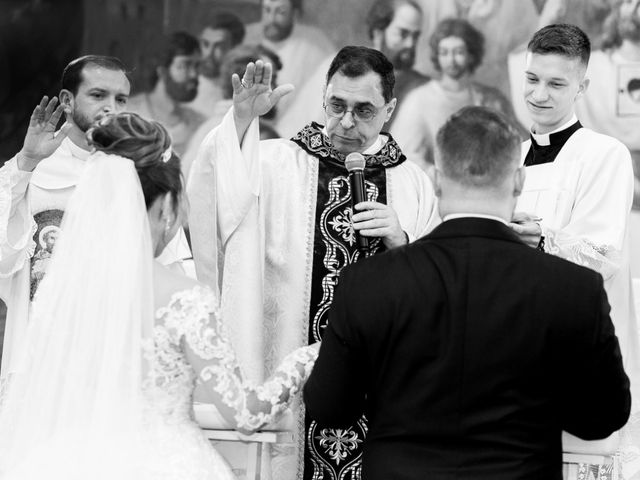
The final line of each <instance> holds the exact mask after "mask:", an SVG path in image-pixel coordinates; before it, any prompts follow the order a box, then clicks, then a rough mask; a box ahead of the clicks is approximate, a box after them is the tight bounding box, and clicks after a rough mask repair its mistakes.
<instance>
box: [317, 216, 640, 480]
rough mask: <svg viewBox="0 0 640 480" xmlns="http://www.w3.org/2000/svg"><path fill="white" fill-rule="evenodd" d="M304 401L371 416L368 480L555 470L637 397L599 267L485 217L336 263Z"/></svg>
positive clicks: (621, 418)
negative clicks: (569, 437) (539, 246)
mask: <svg viewBox="0 0 640 480" xmlns="http://www.w3.org/2000/svg"><path fill="white" fill-rule="evenodd" d="M304 399H305V403H306V407H307V412H308V413H309V414H310V415H311V417H312V418H314V419H316V420H317V421H319V422H320V423H322V424H325V425H329V426H334V427H347V426H348V425H350V424H351V423H352V422H353V421H354V420H356V419H357V418H358V417H359V415H360V414H361V413H362V412H363V411H364V412H365V413H366V414H367V417H368V419H369V434H368V437H367V439H366V441H365V449H364V454H363V455H364V458H363V479H364V480H373V479H380V480H392V479H393V480H401V479H406V480H409V479H415V480H418V479H420V480H440V479H473V480H483V479H487V480H488V479H491V480H501V479H505V480H506V479H509V480H515V479H544V480H553V479H558V480H560V479H561V478H562V475H561V462H562V453H561V442H560V438H561V431H562V430H566V431H568V432H570V433H572V434H574V435H576V436H578V437H582V438H585V439H596V438H602V437H605V436H607V435H609V434H611V433H612V432H614V431H615V430H617V429H619V428H620V427H622V426H623V425H624V424H625V422H626V420H627V418H628V416H629V410H630V402H631V399H630V393H629V380H628V378H627V376H626V374H625V372H624V370H623V367H622V359H621V355H620V349H619V346H618V340H617V338H616V336H615V333H614V328H613V325H612V323H611V320H610V318H609V304H608V302H607V297H606V293H605V291H604V288H603V282H602V278H601V276H600V275H599V274H597V273H595V272H593V271H591V270H589V269H587V268H584V267H580V266H578V265H575V264H572V263H570V262H568V261H565V260H562V259H560V258H557V257H554V256H552V255H550V254H546V253H543V252H540V251H537V250H535V249H533V248H530V247H528V246H526V245H525V244H524V243H522V242H521V241H520V240H519V239H518V238H517V237H516V236H515V235H514V234H513V233H512V232H511V230H510V229H509V228H508V227H507V226H506V225H504V224H502V223H501V222H499V221H496V220H490V219H481V218H462V219H454V220H449V221H446V222H444V223H443V224H441V225H440V226H439V227H437V228H436V229H435V230H434V231H433V232H432V233H431V234H429V235H427V236H426V237H424V238H422V239H419V240H418V241H416V242H414V243H413V244H410V245H408V246H405V247H402V248H399V249H395V250H391V251H389V252H387V253H384V254H382V255H379V256H376V257H373V258H369V259H366V260H363V261H360V262H358V263H357V264H355V265H352V266H350V267H347V268H345V269H344V271H343V273H342V275H341V277H340V281H339V286H338V289H337V292H336V298H335V300H334V302H333V306H332V309H331V314H330V317H329V325H328V327H327V331H326V332H325V335H324V339H323V342H322V346H321V349H320V355H319V358H318V360H317V362H316V364H315V367H314V369H313V373H312V374H311V378H310V379H309V381H308V382H307V384H306V386H305V389H304ZM334 447H335V446H334ZM342 447H343V448H347V447H348V445H346V444H345V445H342Z"/></svg>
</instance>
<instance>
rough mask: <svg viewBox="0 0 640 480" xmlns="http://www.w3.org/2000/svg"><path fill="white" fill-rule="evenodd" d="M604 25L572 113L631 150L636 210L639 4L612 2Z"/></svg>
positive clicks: (638, 0) (639, 203) (636, 0)
mask: <svg viewBox="0 0 640 480" xmlns="http://www.w3.org/2000/svg"><path fill="white" fill-rule="evenodd" d="M604 25H605V27H604V28H605V31H604V37H603V42H602V48H601V49H600V50H597V51H595V52H593V54H592V55H591V60H590V62H589V68H588V69H587V77H588V78H589V79H590V80H591V85H590V87H589V90H588V91H587V93H586V95H585V96H584V98H583V100H582V101H581V102H578V103H577V104H576V112H577V114H578V116H579V117H580V119H581V121H582V122H583V123H584V125H585V127H589V128H592V129H594V130H596V131H598V132H602V133H606V134H607V135H611V136H614V137H616V138H618V139H619V140H620V141H621V142H622V143H624V144H625V145H626V146H627V148H629V150H631V156H632V158H633V160H634V162H633V163H634V170H635V174H636V178H635V183H636V188H635V195H634V202H633V204H634V208H635V209H638V210H640V180H639V179H638V177H639V176H640V105H639V104H638V103H637V102H638V101H637V100H634V95H637V93H634V90H635V89H634V85H638V84H640V0H618V1H616V3H615V7H614V8H613V10H612V11H611V13H610V15H609V17H608V18H607V20H606V21H605V22H604ZM636 88H638V87H636ZM637 276H640V269H638V271H637Z"/></svg>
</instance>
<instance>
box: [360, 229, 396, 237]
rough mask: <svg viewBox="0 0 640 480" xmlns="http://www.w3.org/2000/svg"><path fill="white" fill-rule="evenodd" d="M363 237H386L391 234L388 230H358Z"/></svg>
mask: <svg viewBox="0 0 640 480" xmlns="http://www.w3.org/2000/svg"><path fill="white" fill-rule="evenodd" d="M358 233H359V234H360V235H362V236H363V237H385V236H387V234H388V233H389V230H388V229H387V228H370V229H366V230H358Z"/></svg>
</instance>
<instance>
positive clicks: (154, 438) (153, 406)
mask: <svg viewBox="0 0 640 480" xmlns="http://www.w3.org/2000/svg"><path fill="white" fill-rule="evenodd" d="M52 102H53V105H52ZM45 106H46V107H47V108H45ZM54 106H55V99H54V100H52V101H51V102H49V105H48V106H47V105H46V99H43V102H41V104H40V105H39V106H38V107H36V109H35V110H34V114H33V116H32V119H31V123H30V126H29V131H28V133H27V137H26V138H25V146H26V145H36V148H41V149H45V148H46V147H47V144H53V143H55V142H59V140H60V139H55V140H54V138H53V129H54V127H55V123H56V122H57V119H58V118H59V113H60V108H58V109H57V110H55V111H54V108H53V107H54ZM87 135H88V138H89V141H90V142H89V143H90V144H91V145H93V147H94V148H95V152H94V153H93V154H92V155H91V156H90V157H89V159H88V160H87V162H88V163H87V166H86V169H85V172H84V173H83V177H82V179H81V181H80V183H79V185H78V186H77V189H76V191H75V192H74V194H73V197H72V199H71V200H70V202H69V204H68V207H67V210H66V213H65V217H64V220H63V224H62V233H61V235H60V237H59V238H58V240H57V243H56V249H55V253H54V255H53V258H52V260H51V264H50V267H49V269H48V273H47V274H46V276H45V277H44V280H43V282H42V284H41V287H40V288H39V290H38V293H37V295H36V298H35V301H34V305H33V312H34V315H33V317H32V321H31V322H30V324H29V329H28V333H27V338H25V343H24V346H23V350H22V358H20V359H19V360H18V362H19V363H18V365H17V368H16V372H15V373H14V374H13V375H12V376H11V378H10V379H9V381H8V382H7V384H6V385H5V386H4V387H5V388H4V389H3V393H2V396H1V397H0V398H1V400H0V402H1V403H0V479H3V480H18V479H20V480H23V479H24V480H37V479H44V478H47V479H53V480H62V479H65V480H67V479H69V480H76V479H78V480H79V479H86V478H92V479H116V478H117V479H184V480H199V479H202V480H205V479H222V480H225V479H232V478H234V477H233V474H232V472H231V469H230V468H229V466H228V464H227V463H226V462H225V460H224V459H223V458H222V457H221V456H220V455H219V454H218V453H217V452H216V451H215V450H214V449H213V448H212V447H211V445H210V444H209V443H208V441H207V440H206V438H205V437H204V435H203V434H202V432H201V431H200V429H199V428H198V426H197V424H196V423H195V422H194V420H193V410H192V394H193V390H194V387H195V385H196V384H198V386H199V390H202V391H204V392H206V395H207V396H208V401H209V402H211V403H213V404H215V406H216V408H217V409H218V410H219V411H220V412H221V414H222V415H223V416H224V417H225V420H227V421H229V422H230V423H231V424H232V425H236V426H237V428H238V429H240V430H242V431H254V430H256V429H258V428H260V427H261V426H262V425H264V424H266V423H268V422H271V421H272V420H273V419H274V418H275V417H276V416H277V415H278V414H279V413H281V412H282V411H284V410H285V409H286V408H287V404H288V401H289V400H290V398H291V397H292V396H293V395H294V394H295V393H296V392H297V391H298V390H299V389H300V387H301V386H302V383H303V382H304V381H305V380H306V378H307V376H308V375H309V373H310V371H311V368H312V366H313V362H314V360H315V357H316V355H317V348H316V347H314V346H311V347H303V348H301V349H298V350H296V351H294V352H293V353H292V354H290V355H289V356H288V357H286V358H285V359H284V361H283V363H282V364H281V365H280V367H279V368H278V369H277V371H276V372H275V373H274V375H272V377H270V378H269V379H268V380H267V381H266V382H265V383H264V384H262V385H259V386H252V385H249V384H247V382H245V381H244V380H243V378H242V374H241V372H240V369H239V367H238V364H237V362H236V357H235V354H234V351H233V348H232V346H231V344H230V342H229V341H228V339H227V337H226V336H225V332H224V328H223V325H222V322H221V319H220V315H219V310H218V306H217V304H218V299H217V298H216V294H215V293H214V292H213V291H212V290H211V289H209V288H208V287H206V286H204V285H202V284H199V283H197V282H196V281H194V280H192V279H189V278H187V277H184V276H182V275H179V274H177V273H174V272H172V271H169V270H167V269H165V268H164V267H162V266H160V265H159V264H157V263H155V262H154V261H153V257H154V256H155V255H157V254H158V253H159V252H161V251H162V249H163V248H164V246H165V245H166V244H167V243H168V242H169V241H170V240H171V238H172V237H173V236H174V235H175V233H176V231H177V229H178V228H179V227H180V225H181V222H182V219H183V218H184V210H185V207H186V205H185V200H184V197H183V192H182V190H183V185H182V180H181V177H180V162H179V159H178V158H177V157H176V156H175V155H174V154H173V153H172V151H171V145H170V139H169V136H168V134H167V132H166V130H165V129H164V127H162V126H161V125H160V124H159V123H156V122H150V121H146V120H144V119H142V118H141V117H139V116H137V115H135V114H131V113H121V114H117V115H113V116H108V117H106V118H103V119H102V120H101V121H100V122H99V124H98V125H97V126H95V127H94V128H92V129H91V130H90V131H89V132H88V133H87ZM49 147H50V145H49Z"/></svg>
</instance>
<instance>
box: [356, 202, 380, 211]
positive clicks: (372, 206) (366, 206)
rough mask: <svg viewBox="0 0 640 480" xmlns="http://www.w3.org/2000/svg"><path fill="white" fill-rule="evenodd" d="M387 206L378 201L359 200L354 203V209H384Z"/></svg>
mask: <svg viewBox="0 0 640 480" xmlns="http://www.w3.org/2000/svg"><path fill="white" fill-rule="evenodd" d="M385 208H387V206H386V205H385V204H384V203H380V202H360V203H356V205H355V209H356V210H384V209H385Z"/></svg>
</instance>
